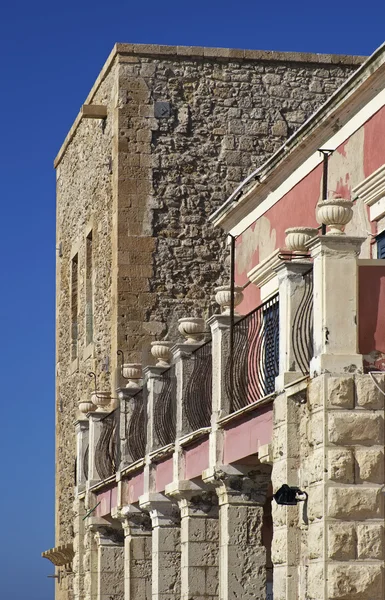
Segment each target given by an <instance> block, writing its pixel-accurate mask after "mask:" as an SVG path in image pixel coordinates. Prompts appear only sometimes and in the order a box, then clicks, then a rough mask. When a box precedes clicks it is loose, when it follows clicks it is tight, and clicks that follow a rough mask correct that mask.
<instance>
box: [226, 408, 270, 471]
mask: <svg viewBox="0 0 385 600" xmlns="http://www.w3.org/2000/svg"><path fill="white" fill-rule="evenodd" d="M272 434H273V405H272V404H269V405H268V406H264V407H261V408H260V409H259V410H258V411H256V412H255V413H253V414H252V415H250V416H249V417H248V418H244V419H243V420H242V421H238V422H237V423H236V424H234V425H229V426H228V427H227V428H225V439H224V449H223V461H224V464H229V463H232V462H235V461H237V460H240V459H241V458H245V457H246V456H250V455H251V454H256V453H257V452H258V448H259V447H260V446H262V445H263V444H269V443H270V442H271V440H272Z"/></svg>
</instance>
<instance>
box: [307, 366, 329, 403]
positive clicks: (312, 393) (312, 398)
mask: <svg viewBox="0 0 385 600" xmlns="http://www.w3.org/2000/svg"><path fill="white" fill-rule="evenodd" d="M324 381H325V375H320V376H319V377H315V379H312V380H311V382H310V383H309V387H308V405H309V409H310V410H311V411H313V410H315V409H317V408H320V407H321V406H322V405H323V391H324Z"/></svg>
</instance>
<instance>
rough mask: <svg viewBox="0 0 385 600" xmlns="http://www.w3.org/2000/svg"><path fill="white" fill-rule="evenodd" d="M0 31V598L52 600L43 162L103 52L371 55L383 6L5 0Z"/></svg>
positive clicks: (49, 217)
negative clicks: (158, 49)
mask: <svg viewBox="0 0 385 600" xmlns="http://www.w3.org/2000/svg"><path fill="white" fill-rule="evenodd" d="M1 13H2V14H1V22H0V49H1V56H2V61H1V71H0V73H1V86H0V90H1V91H0V115H1V133H0V200H1V223H2V228H1V234H0V252H1V256H2V257H3V267H4V270H3V277H2V285H1V294H0V304H1V307H0V308H1V310H0V320H1V321H0V335H1V340H2V342H1V347H0V355H1V356H0V373H1V382H2V386H1V394H2V414H1V419H2V434H1V436H0V460H1V471H2V472H1V491H0V514H1V517H2V539H1V543H0V564H1V574H0V598H1V599H4V600H25V598H28V600H51V599H52V598H53V589H54V588H53V580H51V579H47V577H46V576H47V575H48V574H52V573H53V567H52V565H51V564H50V563H49V562H48V561H44V560H43V559H41V558H40V552H41V551H42V550H45V549H47V548H50V547H52V546H53V545H54V532H53V524H54V487H53V486H54V372H55V364H54V363H55V355H54V285H55V272H54V267H55V222H54V220H55V178H54V171H53V166H52V163H53V159H54V157H55V155H56V153H57V151H58V149H59V147H60V145H61V143H62V141H63V139H64V137H65V135H66V133H67V131H68V129H69V127H70V126H71V124H72V121H73V119H74V118H75V116H76V114H77V112H78V109H79V107H80V105H81V104H82V103H83V101H84V99H85V97H86V96H87V93H88V91H89V89H90V87H91V86H92V84H93V82H94V79H95V78H96V76H97V74H98V72H99V70H100V68H101V67H102V65H103V63H104V61H105V59H106V58H107V56H108V54H109V52H110V50H111V48H112V46H113V44H114V43H115V42H117V41H119V42H137V43H160V44H178V45H198V46H223V47H236V48H252V49H265V50H295V51H306V52H326V53H344V54H370V53H371V52H372V51H373V50H374V49H375V48H376V47H377V46H379V45H380V44H381V43H382V42H383V41H384V37H385V34H384V28H383V23H384V16H385V4H384V3H383V1H382V2H381V1H380V0H377V1H374V2H373V1H372V2H367V3H366V4H365V10H363V5H362V3H360V4H358V3H357V4H356V6H355V5H354V4H353V3H352V2H351V0H349V1H347V0H339V1H338V2H335V1H333V2H330V0H323V2H318V3H310V2H309V1H308V0H306V1H303V2H295V1H294V2H291V3H290V2H287V1H283V0H277V1H276V2H274V3H271V2H266V3H262V2H260V1H257V0H254V1H251V0H238V1H237V2H234V1H233V2H230V1H226V0H221V1H219V0H205V1H204V2H203V1H202V0H194V2H186V0H179V2H176V1H175V0H167V2H162V0H157V1H154V0H147V1H146V2H131V1H128V0H126V1H121V0H115V1H113V2H106V1H105V0H104V1H103V2H102V1H101V0H93V1H92V2H90V1H87V2H84V1H81V0H80V1H79V0H78V1H77V2H74V1H73V0H67V1H66V2H63V3H55V2H52V1H50V2H48V1H46V0H44V1H43V0H37V1H35V2H31V1H30V0H29V1H27V0H14V1H13V2H8V3H3V5H2V10H1Z"/></svg>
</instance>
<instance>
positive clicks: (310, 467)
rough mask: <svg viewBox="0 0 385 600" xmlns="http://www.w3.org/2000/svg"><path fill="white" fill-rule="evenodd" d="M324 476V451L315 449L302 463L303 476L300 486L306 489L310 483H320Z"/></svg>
mask: <svg viewBox="0 0 385 600" xmlns="http://www.w3.org/2000/svg"><path fill="white" fill-rule="evenodd" d="M323 475H324V450H323V448H317V449H316V450H314V452H312V453H311V454H310V455H309V457H308V458H307V459H306V460H305V461H304V474H303V480H301V485H303V486H305V487H307V486H308V485H309V484H311V483H317V482H318V481H322V479H323Z"/></svg>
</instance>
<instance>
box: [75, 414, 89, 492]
mask: <svg viewBox="0 0 385 600" xmlns="http://www.w3.org/2000/svg"><path fill="white" fill-rule="evenodd" d="M75 435H76V493H77V494H79V493H81V492H83V491H85V489H86V483H87V479H88V456H89V421H88V419H79V420H78V421H76V422H75Z"/></svg>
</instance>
